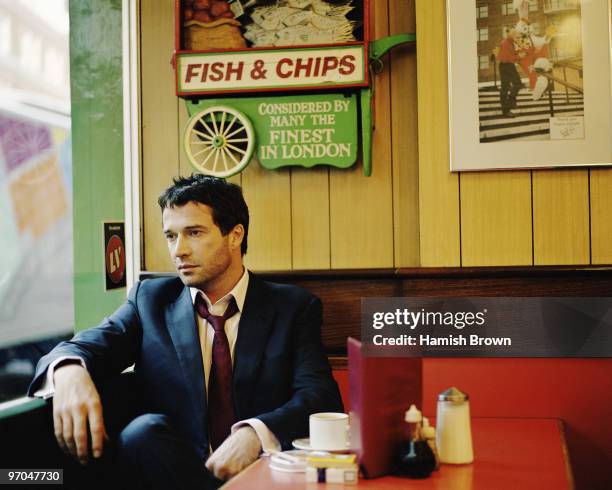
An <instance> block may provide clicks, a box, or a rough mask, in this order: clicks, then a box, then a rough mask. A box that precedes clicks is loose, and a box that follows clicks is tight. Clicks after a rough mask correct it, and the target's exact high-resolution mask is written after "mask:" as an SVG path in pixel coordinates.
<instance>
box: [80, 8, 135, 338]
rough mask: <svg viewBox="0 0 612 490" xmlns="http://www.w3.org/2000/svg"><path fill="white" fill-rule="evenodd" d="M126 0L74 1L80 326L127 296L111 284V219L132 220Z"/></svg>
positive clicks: (95, 319)
mask: <svg viewBox="0 0 612 490" xmlns="http://www.w3.org/2000/svg"><path fill="white" fill-rule="evenodd" d="M121 56H122V52H121V0H78V1H74V0H72V1H71V2H70V78H71V91H72V94H71V97H72V162H73V193H74V286H75V288H74V302H75V329H76V330H77V331H78V330H82V329H84V328H87V327H91V326H94V325H96V324H97V323H99V321H100V320H101V319H102V318H103V317H104V316H106V315H108V314H109V313H111V312H112V311H113V310H114V309H115V308H117V306H119V305H120V304H121V303H122V301H123V300H124V298H125V294H126V293H125V289H118V290H114V291H110V292H106V291H105V290H104V249H103V241H104V238H103V230H102V223H103V222H104V221H122V220H123V219H124V192H123V191H124V189H123V106H122V104H123V96H122V92H123V91H122V73H121V63H122V57H121Z"/></svg>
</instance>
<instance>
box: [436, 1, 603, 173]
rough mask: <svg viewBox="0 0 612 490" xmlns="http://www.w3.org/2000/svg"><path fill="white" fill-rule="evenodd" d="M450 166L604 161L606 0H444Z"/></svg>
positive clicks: (473, 167) (561, 164) (565, 164)
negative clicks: (445, 8)
mask: <svg viewBox="0 0 612 490" xmlns="http://www.w3.org/2000/svg"><path fill="white" fill-rule="evenodd" d="M447 40H448V60H449V70H448V86H449V135H450V164H451V170H452V171H464V170H485V169H514V168H545V167H568V166H587V165H589V166H595V165H612V121H611V119H612V95H611V94H612V85H611V76H610V2H608V1H605V0H447Z"/></svg>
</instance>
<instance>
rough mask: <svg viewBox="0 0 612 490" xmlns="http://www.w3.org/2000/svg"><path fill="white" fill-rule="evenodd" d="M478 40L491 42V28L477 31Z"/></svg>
mask: <svg viewBox="0 0 612 490" xmlns="http://www.w3.org/2000/svg"><path fill="white" fill-rule="evenodd" d="M476 38H477V39H478V40H479V41H488V40H489V28H488V27H482V28H480V29H476Z"/></svg>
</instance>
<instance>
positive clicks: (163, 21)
mask: <svg viewBox="0 0 612 490" xmlns="http://www.w3.org/2000/svg"><path fill="white" fill-rule="evenodd" d="M140 17H141V19H140V25H141V55H140V60H141V77H140V79H141V97H142V106H141V107H142V162H143V163H142V165H143V169H142V200H143V203H142V207H143V228H144V230H143V235H144V240H143V242H144V260H145V262H144V268H145V269H146V270H152V271H173V270H174V267H173V266H172V262H171V261H170V258H169V257H168V250H167V247H166V243H165V240H164V238H163V235H162V233H161V214H160V212H159V208H158V205H157V198H158V196H159V194H160V193H161V192H162V191H163V190H164V189H165V188H166V187H167V186H168V185H169V184H170V182H171V180H172V177H174V176H176V175H177V173H178V172H179V157H178V155H179V148H178V138H176V137H174V135H176V133H177V127H178V114H177V103H178V102H177V97H176V95H175V88H174V72H173V70H172V67H171V66H170V59H171V58H172V53H173V51H174V24H173V22H172V19H173V18H174V2H173V1H172V0H163V1H160V0H141V2H140Z"/></svg>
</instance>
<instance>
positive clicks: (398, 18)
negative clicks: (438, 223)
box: [389, 0, 419, 267]
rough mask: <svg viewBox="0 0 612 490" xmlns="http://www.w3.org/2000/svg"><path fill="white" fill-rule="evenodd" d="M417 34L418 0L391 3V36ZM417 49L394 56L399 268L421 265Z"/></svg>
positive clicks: (393, 136)
mask: <svg viewBox="0 0 612 490" xmlns="http://www.w3.org/2000/svg"><path fill="white" fill-rule="evenodd" d="M415 31H416V13H415V6H414V0H408V1H405V0H390V1H389V34H390V35H393V34H400V33H405V32H415ZM416 65H417V61H416V49H415V48H414V47H408V46H404V47H398V48H395V49H394V50H393V51H392V52H391V59H390V69H391V121H392V123H391V143H392V147H391V148H392V160H393V229H394V233H393V238H394V263H395V267H414V266H418V265H419V152H418V137H419V134H418V124H417V118H418V103H417V70H416Z"/></svg>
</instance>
